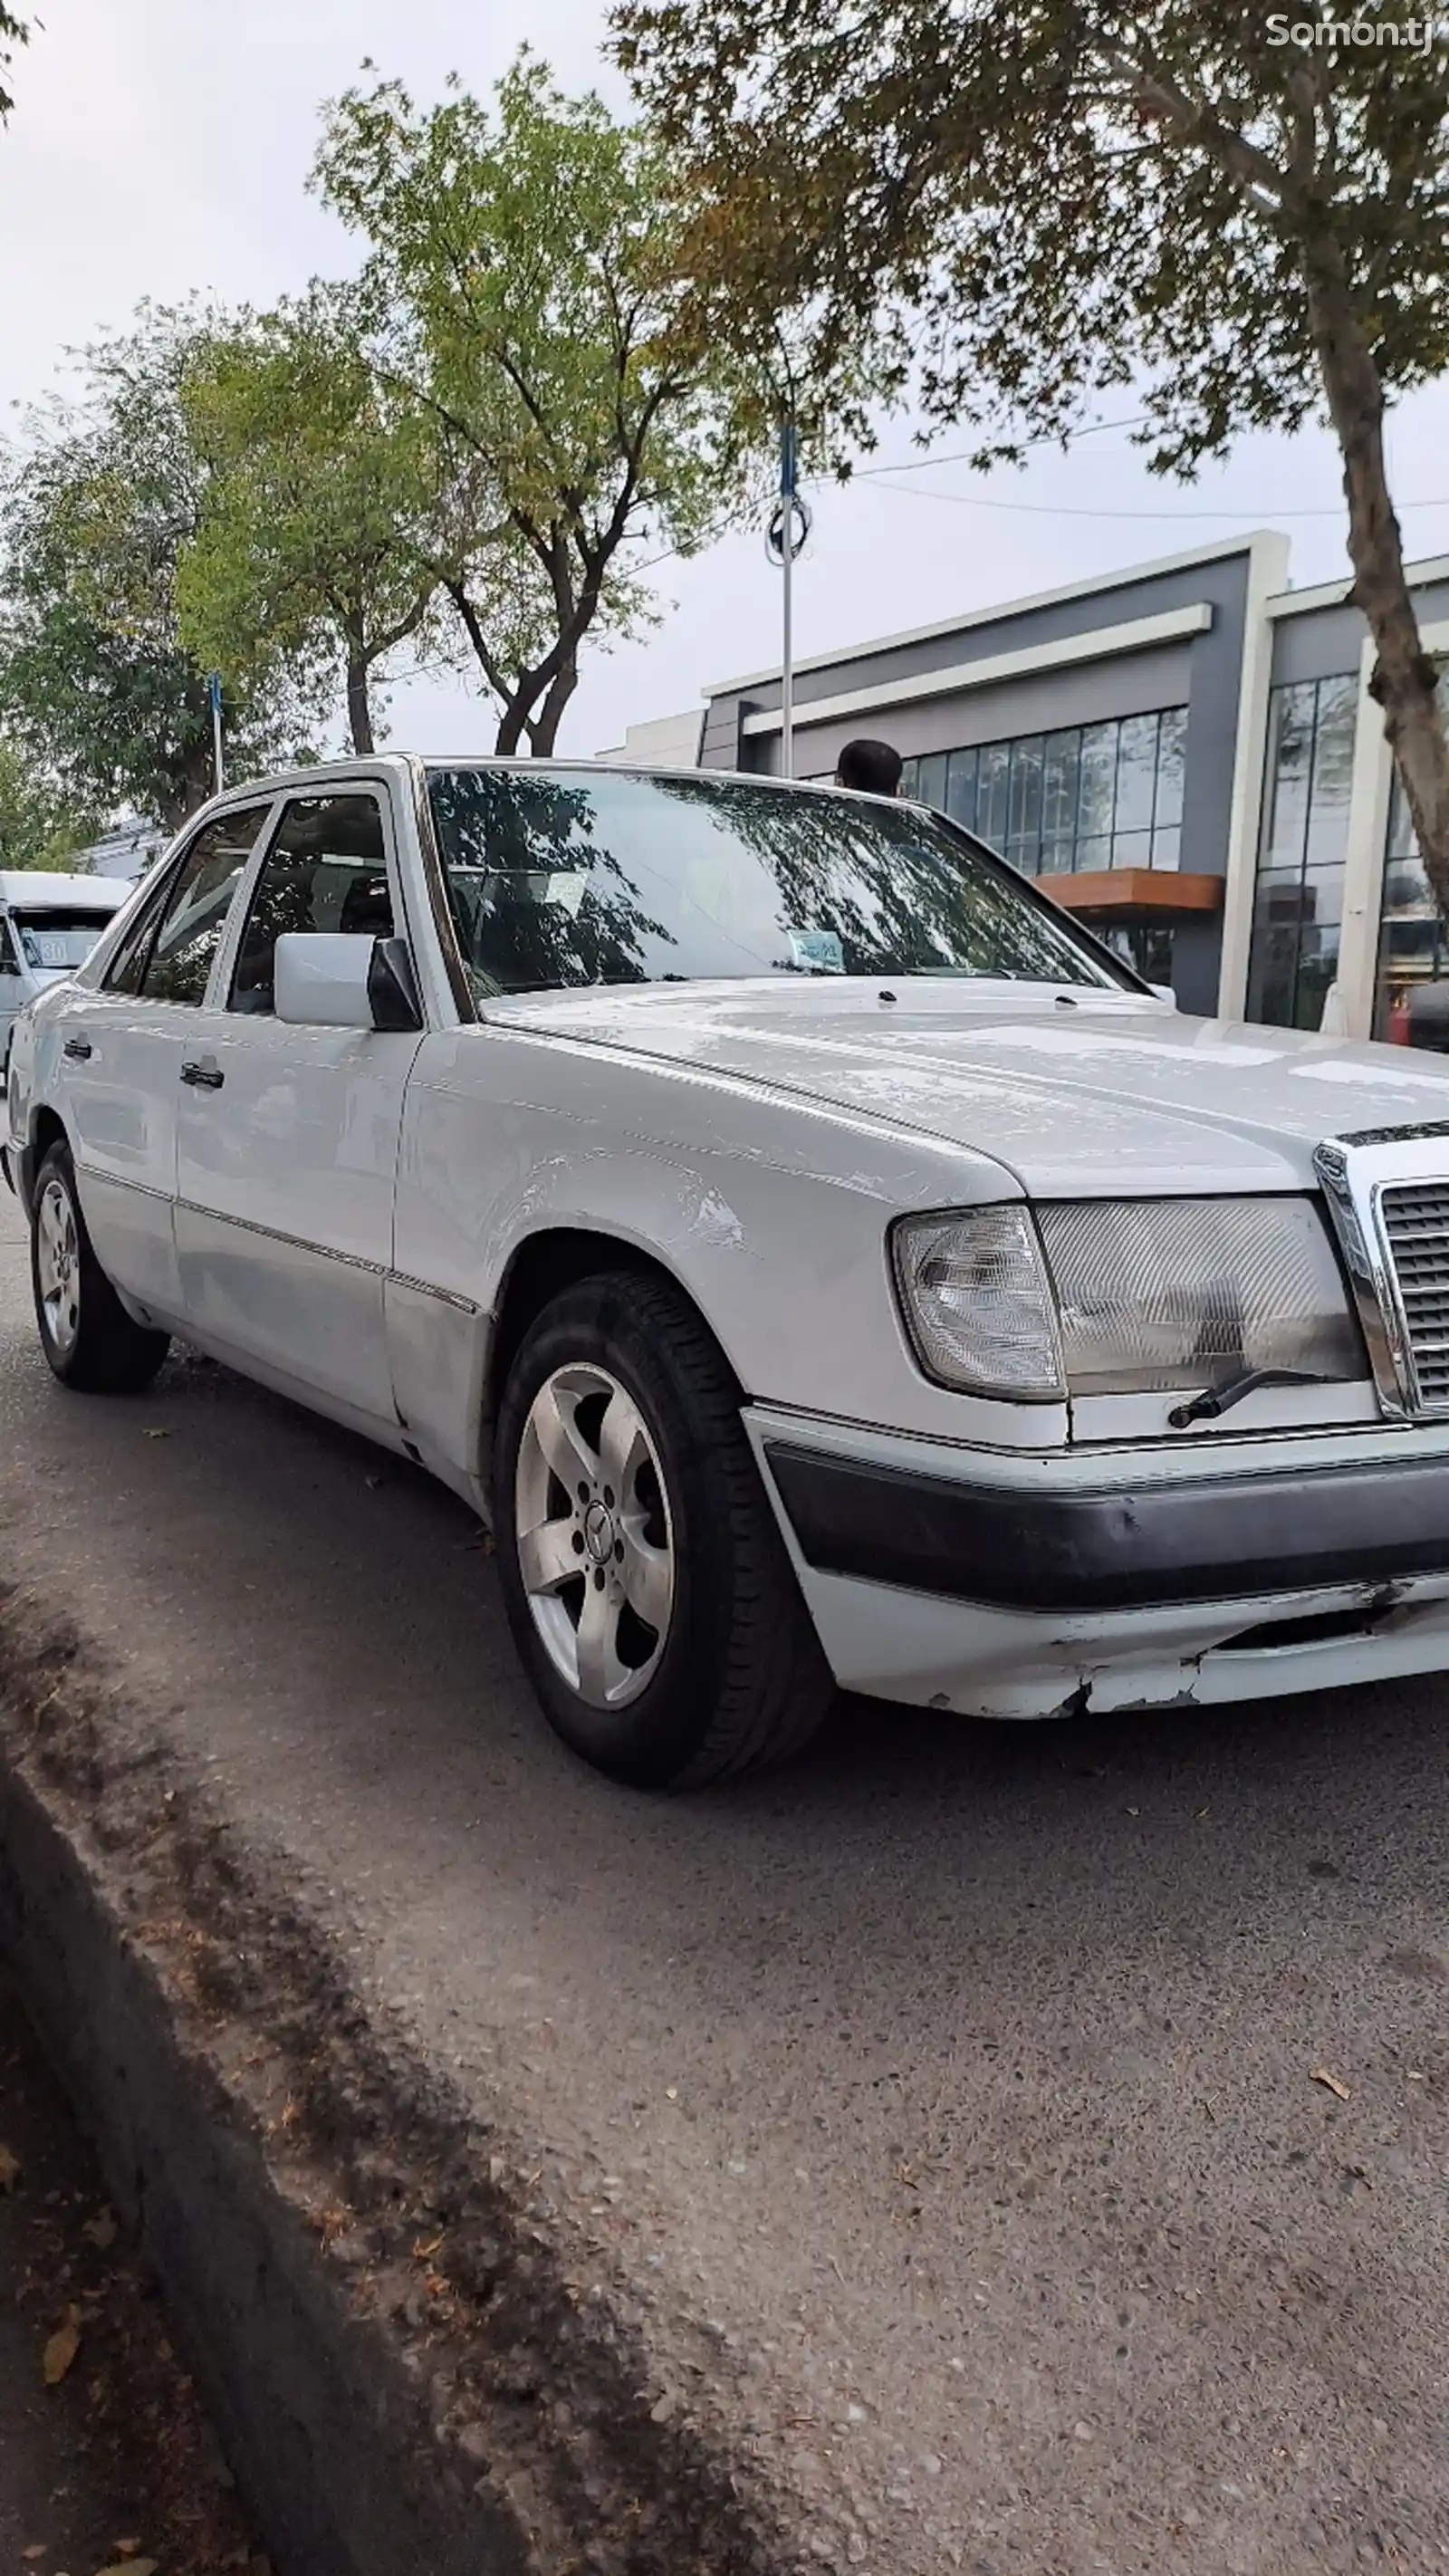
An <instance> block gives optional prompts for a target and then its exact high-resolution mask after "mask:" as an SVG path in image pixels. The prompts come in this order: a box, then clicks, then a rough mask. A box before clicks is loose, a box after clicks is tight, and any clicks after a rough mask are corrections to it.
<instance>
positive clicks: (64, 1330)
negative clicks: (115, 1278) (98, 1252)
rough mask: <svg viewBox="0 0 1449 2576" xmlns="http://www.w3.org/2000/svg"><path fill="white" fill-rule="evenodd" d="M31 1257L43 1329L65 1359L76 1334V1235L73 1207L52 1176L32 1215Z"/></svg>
mask: <svg viewBox="0 0 1449 2576" xmlns="http://www.w3.org/2000/svg"><path fill="white" fill-rule="evenodd" d="M35 1257H36V1275H37V1278H38V1280H39V1283H40V1303H41V1308H42V1311H43V1313H44V1316H45V1329H46V1332H47V1333H48V1334H49V1336H50V1340H51V1343H52V1346H53V1347H54V1349H55V1350H56V1351H57V1353H58V1354H59V1356H60V1357H61V1358H62V1359H68V1358H69V1357H70V1354H71V1352H72V1351H73V1350H74V1349H75V1345H76V1339H77V1336H78V1334H79V1332H80V1235H79V1231H78V1228H77V1226H76V1214H75V1203H74V1201H73V1200H72V1198H71V1195H70V1192H69V1190H68V1189H67V1188H66V1186H65V1184H64V1182H63V1181H61V1180H59V1179H57V1178H56V1177H55V1176H54V1175H52V1177H51V1179H50V1180H48V1181H47V1182H46V1185H45V1188H44V1190H43V1191H42V1193H41V1199H40V1206H39V1208H38V1210H37V1211H36V1256H35Z"/></svg>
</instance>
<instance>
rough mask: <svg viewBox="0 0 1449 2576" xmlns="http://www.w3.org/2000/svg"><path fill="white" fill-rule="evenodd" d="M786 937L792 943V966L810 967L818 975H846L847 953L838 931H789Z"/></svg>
mask: <svg viewBox="0 0 1449 2576" xmlns="http://www.w3.org/2000/svg"><path fill="white" fill-rule="evenodd" d="M785 936H786V938H787V939H788V940H789V942H790V962H791V964H792V965H794V966H808V967H809V968H810V970H811V972H812V973H813V974H816V975H843V974H844V973H845V951H844V949H843V948H842V947H841V944H840V934H839V932H838V931H834V930H787V931H786V933H785Z"/></svg>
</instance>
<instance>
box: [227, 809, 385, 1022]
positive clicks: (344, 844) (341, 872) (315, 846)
mask: <svg viewBox="0 0 1449 2576" xmlns="http://www.w3.org/2000/svg"><path fill="white" fill-rule="evenodd" d="M289 930H341V931H351V932H353V933H355V934H356V936H357V937H358V938H359V939H362V938H366V939H390V938H391V937H392V935H393V911H392V896H391V894H390V893H389V891H388V882H387V859H386V854H385V850H384V845H383V837H382V809H381V807H380V806H379V804H378V802H377V800H376V798H375V797H372V796H294V797H293V799H292V801H291V803H290V804H289V805H288V806H287V808H286V810H285V812H284V813H283V816H282V819H281V822H280V824H279V825H278V827H277V835H276V838H275V840H274V841H273V843H272V846H271V848H270V849H269V850H268V852H267V855H266V858H265V860H264V861H263V863H262V868H261V873H260V874H259V876H258V878H257V882H256V886H255V888H254V890H253V893H252V900H251V909H250V911H249V912H248V914H247V921H246V927H245V929H244V930H243V932H242V935H241V945H240V947H239V948H238V950H237V960H236V969H235V972H234V973H233V976H232V979H231V996H230V999H229V1001H228V1003H227V1008H228V1010H232V1011H271V1010H272V1009H274V1008H275V998H274V992H273V977H274V971H275V968H274V960H275V955H276V946H277V941H278V940H279V939H280V938H281V936H282V934H283V932H284V931H289Z"/></svg>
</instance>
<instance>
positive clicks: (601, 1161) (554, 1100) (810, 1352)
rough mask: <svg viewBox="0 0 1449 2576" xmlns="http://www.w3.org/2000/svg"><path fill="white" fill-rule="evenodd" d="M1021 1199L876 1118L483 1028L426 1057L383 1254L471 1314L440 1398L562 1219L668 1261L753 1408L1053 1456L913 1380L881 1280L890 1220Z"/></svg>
mask: <svg viewBox="0 0 1449 2576" xmlns="http://www.w3.org/2000/svg"><path fill="white" fill-rule="evenodd" d="M1019 1195H1020V1192H1019V1187H1018V1185H1017V1184H1016V1183H1015V1181H1014V1180H1013V1179H1012V1177H1011V1176H1010V1175H1009V1174H1008V1173H1007V1172H1006V1171H1005V1170H1004V1169H1003V1167H1002V1166H1001V1165H1000V1164H997V1163H995V1162H993V1161H992V1159H991V1157H990V1156H989V1155H987V1154H981V1153H972V1152H969V1151H967V1150H965V1149H963V1148H962V1147H960V1146H958V1145H953V1144H949V1143H946V1142H944V1141H938V1140H937V1139H934V1138H932V1137H929V1136H924V1135H917V1134H915V1133H914V1132H912V1131H910V1130H899V1129H895V1128H892V1127H891V1126H890V1125H889V1124H888V1123H887V1122H886V1121H883V1120H876V1119H873V1118H870V1117H863V1116H860V1115H858V1114H856V1113H853V1112H850V1111H846V1110H834V1109H832V1108H830V1107H829V1106H828V1105H825V1104H819V1103H815V1102H807V1101H802V1100H801V1099H799V1098H798V1097H796V1096H789V1097H782V1096H781V1095H779V1094H777V1093H772V1092H770V1091H769V1090H767V1089H766V1088H765V1087H764V1086H757V1085H754V1084H751V1083H748V1082H742V1081H740V1080H738V1079H737V1078H735V1077H732V1076H717V1075H713V1074H701V1073H698V1072H697V1071H695V1070H693V1069H688V1068H680V1067H674V1066H661V1065H659V1064H658V1063H657V1062H653V1063H648V1064H640V1063H638V1062H635V1061H630V1060H627V1059H621V1058H619V1057H617V1056H616V1057H609V1056H606V1055H601V1054H599V1053H597V1052H595V1051H592V1050H590V1049H588V1048H585V1047H581V1046H577V1045H570V1044H560V1043H558V1042H557V1041H553V1040H549V1039H538V1038H534V1037H532V1036H529V1035H522V1034H520V1035H515V1034H514V1033H512V1032H507V1033H505V1032H502V1031H500V1030H497V1029H493V1030H487V1029H479V1030H470V1031H463V1032H458V1033H457V1034H456V1035H450V1036H448V1037H438V1038H435V1039H430V1040H428V1041H427V1042H426V1044H425V1046H424V1048H423V1049H422V1050H421V1053H420V1057H419V1061H418V1065H417V1067H416V1069H415V1072H414V1075H413V1079H412V1081H411V1083H410V1085H409V1090H408V1098H407V1105H406V1110H405V1114H404V1127H403V1138H402V1152H401V1158H400V1166H399V1175H398V1199H397V1230H396V1249H395V1255H394V1261H395V1268H396V1270H397V1271H398V1272H399V1273H401V1274H403V1275H404V1276H405V1277H406V1278H407V1279H408V1280H410V1281H411V1282H415V1283H417V1286H418V1289H419V1291H420V1292H422V1291H423V1290H424V1289H426V1291H427V1292H429V1293H430V1294H431V1295H432V1296H433V1298H434V1300H435V1303H436V1304H437V1308H438V1315H439V1325H438V1330H439V1334H440V1335H441V1336H444V1337H446V1336H447V1335H448V1334H449V1333H450V1332H451V1331H454V1330H455V1329H456V1328H453V1327H451V1326H450V1325H449V1324H448V1323H445V1322H443V1321H442V1315H443V1306H442V1301H443V1300H447V1299H453V1300H458V1299H463V1300H466V1301H469V1302H470V1304H471V1306H472V1307H473V1309H474V1314H473V1319H472V1324H473V1329H472V1342H471V1346H470V1355H469V1365H468V1367H467V1369H466V1371H464V1372H462V1373H460V1371H459V1369H458V1367H457V1366H454V1367H453V1368H452V1369H451V1370H450V1380H451V1387H450V1392H449V1394H448V1397H447V1401H449V1402H454V1403H456V1402H459V1401H467V1402H469V1403H472V1402H474V1401H475V1400H476V1398H475V1390H476V1389H480V1388H481V1383H482V1367H483V1364H484V1363H483V1360H482V1358H481V1357H480V1353H481V1352H483V1351H485V1350H486V1343H487V1333H488V1319H489V1317H490V1316H491V1315H492V1314H493V1313H495V1312H496V1311H497V1308H498V1305H499V1301H500V1297H501V1294H502V1290H503V1285H504V1282H505V1280H506V1278H507V1275H508V1271H509V1268H510V1265H511V1264H512V1262H513V1261H514V1259H515V1258H516V1256H517V1254H518V1252H519V1250H520V1248H521V1247H522V1246H523V1245H524V1244H525V1243H527V1242H528V1241H529V1240H531V1239H532V1238H534V1237H536V1236H538V1235H539V1234H541V1233H546V1232H548V1231H551V1230H554V1229H563V1228H566V1229H568V1230H570V1231H582V1232H587V1233H595V1234H597V1235H599V1237H600V1239H601V1247H602V1246H605V1245H607V1244H608V1243H609V1242H614V1243H618V1244H624V1245H627V1246H629V1247H630V1249H631V1250H634V1251H637V1252H640V1253H643V1254H646V1255H647V1256H648V1257H649V1258H650V1259H651V1260H653V1261H654V1262H656V1263H658V1264H659V1265H660V1266H661V1267H662V1268H663V1269H664V1270H666V1271H667V1272H668V1273H669V1274H670V1275H671V1276H672V1277H673V1278H674V1279H675V1280H676V1281H677V1282H678V1284H679V1286H680V1287H681V1289H683V1291H684V1292H685V1294H686V1295H688V1296H689V1297H690V1299H691V1300H692V1301H693V1303H694V1304H695V1306H696V1307H697V1308H698V1310H699V1312H700V1313H701V1314H702V1315H703V1317H704V1319H705V1321H706V1322H707V1323H708V1325H709V1326H710V1329H711V1331H712V1332H713V1333H714V1335H715V1337H716V1339H717V1340H718V1342H719V1343H720V1345H721V1347H722V1349H723V1350H724V1352H725V1355H726V1357H727V1358H728V1360H729V1362H730V1365H731V1367H732V1368H733V1370H734V1372H735V1375H736V1377H737V1378H738V1380H739V1383H740V1385H741V1386H742V1388H743V1389H744V1390H745V1393H746V1395H747V1396H748V1397H749V1398H750V1399H751V1400H752V1401H753V1402H755V1403H763V1404H780V1405H786V1406H789V1407H792V1408H793V1409H795V1410H798V1411H804V1412H811V1413H820V1414H826V1415H833V1416H836V1417H841V1418H846V1419H849V1420H852V1421H860V1422H870V1423H877V1424H881V1425H887V1426H889V1427H890V1428H892V1429H895V1430H901V1431H908V1432H914V1433H917V1434H919V1435H920V1436H922V1437H927V1438H935V1439H941V1438H947V1439H951V1438H954V1439H960V1440H969V1441H979V1442H984V1443H987V1444H989V1445H992V1446H1002V1447H1008V1448H1010V1447H1033V1448H1048V1447H1051V1446H1054V1445H1055V1444H1056V1443H1058V1442H1060V1441H1061V1440H1063V1439H1064V1438H1065V1435H1066V1423H1065V1415H1064V1414H1061V1413H1059V1410H1058V1408H1056V1407H1053V1406H1049V1405H1042V1406H1019V1405H1010V1404H993V1403H990V1402H986V1401H982V1400H978V1399H975V1398H971V1397H968V1396H961V1395H953V1394H951V1393H949V1392H948V1391H947V1390H945V1389H943V1388H940V1387H936V1386H933V1385H932V1384H931V1383H930V1382H929V1381H928V1380H927V1379H926V1378H925V1377H924V1376H923V1375H922V1373H921V1371H920V1369H919V1368H918V1366H917V1364H916V1361H915V1358H914V1356H913V1354H912V1351H911V1349H910V1345H909V1343H908V1340H907V1337H906V1333H905V1330H904V1327H903V1325H902V1323H901V1320H900V1316H899V1313H898V1310H897V1307H896V1302H895V1295H894V1290H893V1287H892V1283H891V1277H890V1264H889V1257H888V1234H889V1228H890V1224H891V1221H892V1219H893V1218H894V1217H895V1216H897V1215H899V1214H900V1213H902V1212H903V1211H905V1210H910V1209H916V1208H936V1207H960V1206H969V1205H972V1204H975V1203H984V1202H987V1201H989V1200H996V1199H1001V1198H1007V1197H1016V1196H1019ZM606 1259H607V1253H606V1252H603V1251H602V1250H601V1260H606ZM453 1311H458V1310H457V1309H456V1308H455V1309H454V1310H453ZM458 1338H459V1339H460V1340H461V1339H462V1335H461V1332H460V1331H459V1332H458ZM400 1400H401V1399H400ZM434 1400H436V1398H435V1399H434ZM404 1410H406V1406H404Z"/></svg>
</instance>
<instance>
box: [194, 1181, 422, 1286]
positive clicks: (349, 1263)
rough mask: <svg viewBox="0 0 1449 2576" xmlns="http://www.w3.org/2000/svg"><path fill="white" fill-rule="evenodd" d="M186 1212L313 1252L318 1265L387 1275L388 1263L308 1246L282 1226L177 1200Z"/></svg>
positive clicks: (295, 1249) (376, 1276)
mask: <svg viewBox="0 0 1449 2576" xmlns="http://www.w3.org/2000/svg"><path fill="white" fill-rule="evenodd" d="M183 1209H184V1211H185V1213H186V1214H187V1215H188V1216H204V1217H207V1218H209V1219H210V1221H211V1223H212V1224H213V1225H234V1226H235V1227H236V1228H237V1229H238V1231H239V1232H240V1233H242V1234H255V1235H259V1236H260V1237H261V1238H262V1240H263V1242H265V1243H284V1244H285V1245H286V1246H287V1248H288V1250H289V1251H291V1252H310V1253H311V1255H312V1257H313V1259H314V1260H316V1261H338V1262H340V1263H341V1264H342V1266H343V1268H344V1269H346V1270H364V1271H366V1272H367V1273H368V1275H369V1277H371V1278H373V1279H385V1278H386V1277H387V1275H388V1270H387V1264H386V1262H385V1261H365V1260H364V1259H363V1256H362V1254H361V1253H360V1252H336V1251H334V1250H333V1248H332V1246H331V1245H330V1244H327V1243H309V1241H308V1239H307V1237H306V1236H305V1235H304V1234H285V1233H284V1232H283V1231H282V1228H281V1227H280V1226H276V1225H259V1224H258V1223H257V1220H256V1218H255V1217H250V1216H231V1215H229V1214H228V1213H227V1211H226V1209H225V1208H212V1207H203V1206H202V1205H201V1203H200V1201H199V1200H197V1199H178V1200H177V1202H176V1211H177V1214H178V1216H179V1215H180V1214H181V1212H182V1211H183Z"/></svg>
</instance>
